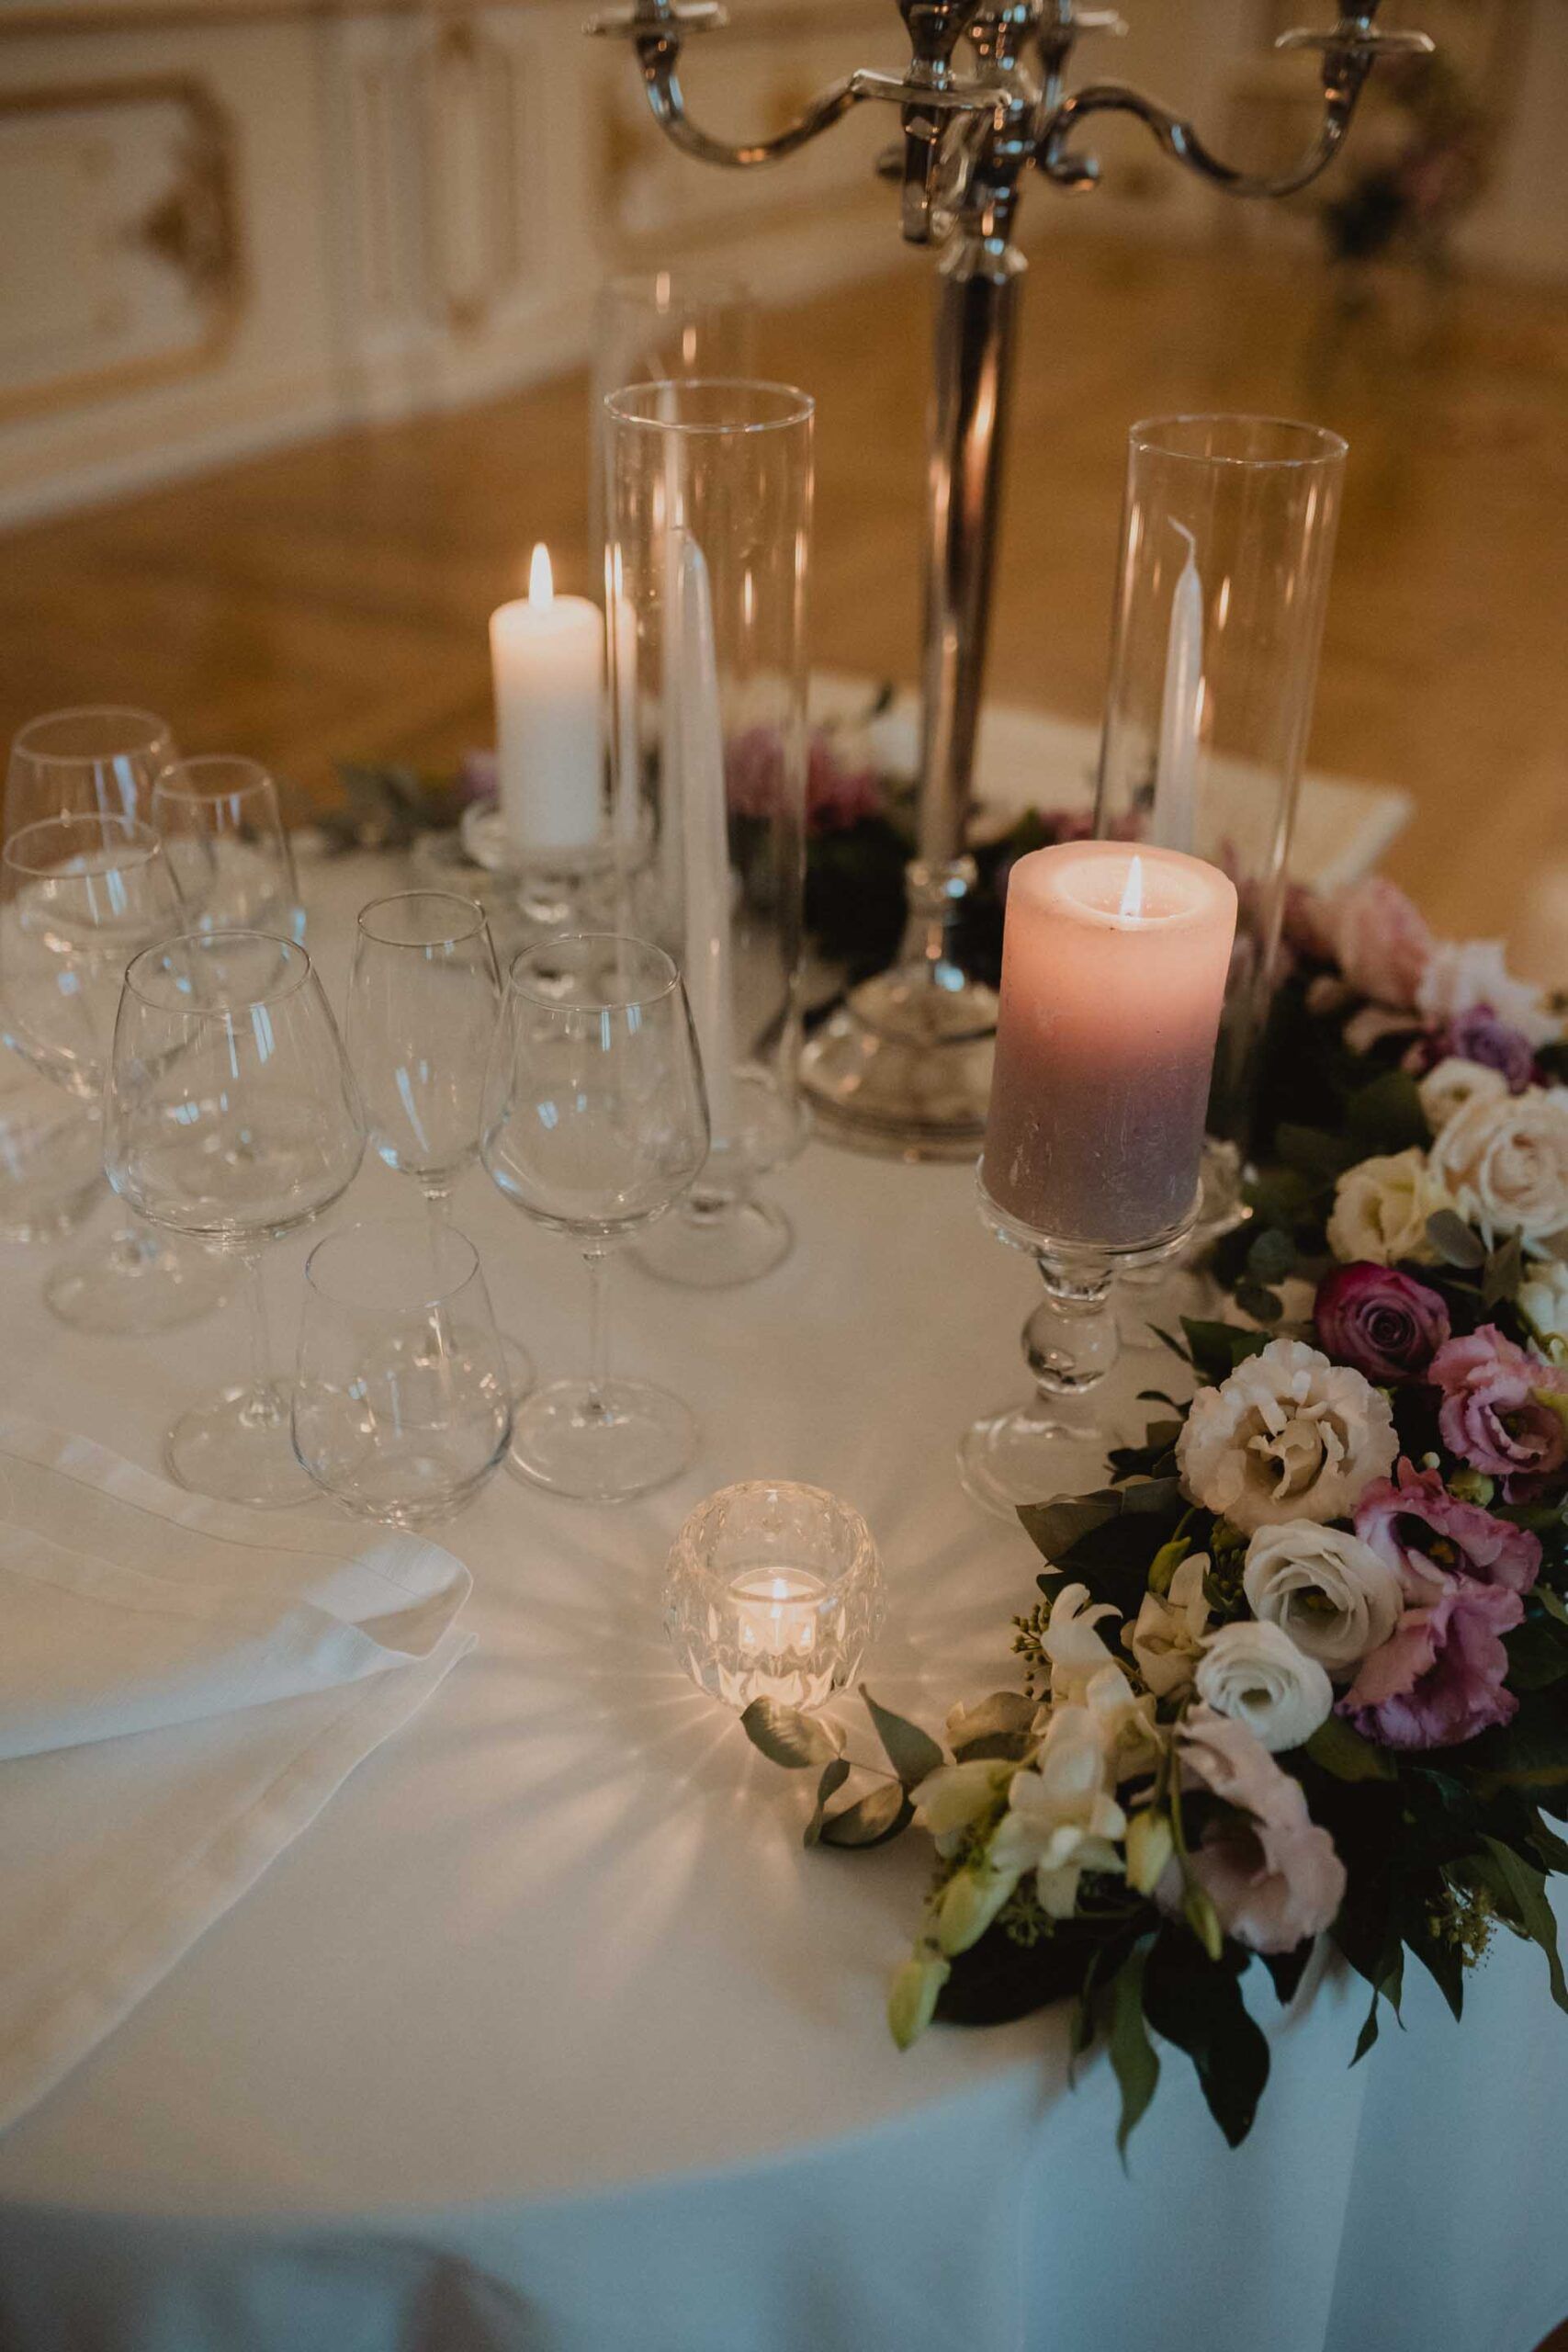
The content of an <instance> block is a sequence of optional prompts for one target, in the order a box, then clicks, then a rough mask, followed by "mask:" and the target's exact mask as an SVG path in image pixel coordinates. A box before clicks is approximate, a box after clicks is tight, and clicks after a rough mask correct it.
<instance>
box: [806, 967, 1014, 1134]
mask: <svg viewBox="0 0 1568 2352" xmlns="http://www.w3.org/2000/svg"><path fill="white" fill-rule="evenodd" d="M996 1027H997V996H996V991H995V990H994V989H988V988H985V987H983V986H982V985H981V983H980V982H979V981H978V980H972V979H969V978H965V976H964V974H962V973H961V972H959V971H958V970H957V969H956V968H955V967H953V966H951V965H940V966H937V967H932V966H931V964H930V963H927V962H925V961H921V962H919V963H904V964H897V965H895V966H894V967H893V968H892V970H890V971H886V972H879V973H877V974H876V976H875V977H874V978H873V979H869V980H865V981H863V983H862V985H861V986H860V987H859V988H858V989H852V991H851V993H850V996H849V998H848V1000H847V1001H846V1002H845V1003H844V1004H843V1005H841V1006H840V1009H839V1011H838V1012H835V1013H834V1014H833V1015H832V1016H831V1018H830V1019H829V1020H828V1021H826V1022H825V1023H823V1025H822V1026H821V1028H820V1029H818V1032H817V1034H816V1035H815V1036H814V1037H812V1038H811V1040H810V1041H809V1043H808V1044H807V1046H806V1049H805V1051H804V1053H803V1054H802V1056H801V1063H800V1083H801V1089H802V1091H803V1092H804V1093H805V1095H806V1097H807V1100H808V1101H809V1103H810V1104H811V1106H812V1109H813V1111H814V1112H815V1113H816V1114H817V1120H818V1126H819V1128H820V1130H821V1132H822V1134H823V1135H824V1136H827V1138H828V1139H829V1141H830V1142H833V1143H842V1144H849V1145H852V1147H853V1148H855V1149H857V1150H860V1151H872V1152H881V1153H886V1154H888V1155H891V1156H894V1157H897V1158H898V1159H973V1158H974V1156H975V1154H976V1152H977V1151H978V1150H979V1148H980V1146H981V1144H982V1143H983V1142H984V1140H985V1135H986V1110H987V1104H988V1103H989V1101H990V1095H991V1064H992V1061H993V1058H994V1057H995V1053H996Z"/></svg>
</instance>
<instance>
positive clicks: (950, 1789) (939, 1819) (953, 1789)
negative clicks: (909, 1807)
mask: <svg viewBox="0 0 1568 2352" xmlns="http://www.w3.org/2000/svg"><path fill="white" fill-rule="evenodd" d="M1017 1770H1018V1767H1017V1765H1016V1764H1005V1763H1000V1762H998V1761H997V1760H996V1759H995V1758H990V1757H987V1758H976V1759H974V1760H973V1761H971V1762H970V1763H967V1764H939V1765H938V1766H937V1768H936V1770H935V1771H934V1772H928V1773H927V1775H926V1777H925V1779H924V1780H923V1781H921V1782H920V1784H919V1788H918V1789H913V1790H911V1791H910V1801H911V1803H912V1804H913V1805H914V1808H915V1819H916V1822H917V1823H918V1824H919V1827H920V1828H922V1829H926V1830H929V1831H930V1833H931V1837H932V1838H934V1839H935V1840H936V1849H937V1852H938V1853H939V1854H942V1855H947V1854H955V1853H956V1852H957V1851H958V1849H959V1847H960V1846H961V1845H962V1844H963V1843H964V1834H965V1832H966V1831H967V1830H969V1829H971V1828H972V1827H973V1826H974V1825H975V1823H976V1821H978V1820H980V1819H981V1818H982V1817H983V1815H986V1814H987V1813H988V1812H989V1811H990V1808H991V1807H992V1805H994V1804H995V1803H996V1801H997V1799H998V1797H999V1796H1000V1794H1001V1792H1002V1791H1003V1790H1004V1789H1005V1788H1006V1786H1007V1784H1008V1782H1009V1781H1010V1779H1011V1778H1012V1775H1013V1774H1014V1772H1016V1771H1017Z"/></svg>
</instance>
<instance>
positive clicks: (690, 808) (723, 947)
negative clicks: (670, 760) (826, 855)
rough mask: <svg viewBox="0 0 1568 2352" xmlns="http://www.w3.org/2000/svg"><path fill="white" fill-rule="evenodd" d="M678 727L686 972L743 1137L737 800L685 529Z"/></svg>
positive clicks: (698, 1023)
mask: <svg viewBox="0 0 1568 2352" xmlns="http://www.w3.org/2000/svg"><path fill="white" fill-rule="evenodd" d="M678 603H679V607H680V628H679V632H678V636H677V659H676V678H675V709H676V715H677V723H676V726H675V729H674V740H675V746H676V751H675V756H676V761H677V764H678V768H679V775H680V786H679V790H680V798H681V827H682V849H683V852H684V862H685V871H684V879H685V918H686V920H685V957H684V964H685V980H686V994H687V996H688V997H689V998H690V1000H691V1006H692V1021H693V1023H694V1027H695V1029H696V1033H697V1044H698V1046H699V1047H700V1048H701V1051H702V1057H703V1071H704V1074H705V1078H706V1080H707V1093H708V1115H709V1119H710V1121H711V1123H712V1127H713V1139H714V1142H715V1143H716V1144H727V1143H733V1142H734V1141H735V1011H734V1004H733V1001H732V995H731V991H732V989H733V987H734V975H733V973H732V971H731V969H730V966H731V961H732V956H733V942H732V940H731V937H730V931H731V923H730V904H729V901H730V889H731V884H730V877H729V804H728V795H727V793H726V790H725V777H724V719H723V713H722V709H721V707H720V703H719V694H718V664H717V654H716V647H715V644H714V629H713V594H712V590H711V588H710V586H709V583H708V568H707V564H706V561H705V559H704V556H703V551H702V549H701V548H700V547H698V545H697V543H696V541H695V539H694V538H693V537H691V536H690V535H689V534H688V533H686V532H682V534H681V546H680V558H679V571H678Z"/></svg>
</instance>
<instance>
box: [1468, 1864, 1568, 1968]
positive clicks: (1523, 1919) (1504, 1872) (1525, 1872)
mask: <svg viewBox="0 0 1568 2352" xmlns="http://www.w3.org/2000/svg"><path fill="white" fill-rule="evenodd" d="M1481 1842H1482V1845H1483V1848H1484V1849H1485V1852H1486V1856H1487V1858H1488V1860H1487V1861H1485V1862H1482V1861H1477V1862H1476V1863H1473V1864H1472V1871H1473V1872H1474V1874H1475V1875H1476V1876H1478V1877H1479V1878H1481V1880H1482V1882H1483V1884H1484V1885H1485V1886H1487V1887H1488V1888H1489V1889H1490V1890H1491V1892H1492V1894H1493V1895H1494V1896H1495V1899H1496V1901H1497V1904H1498V1907H1499V1909H1500V1910H1501V1911H1502V1914H1503V1917H1504V1918H1505V1919H1506V1921H1507V1923H1508V1925H1509V1926H1510V1927H1511V1928H1513V1929H1514V1930H1515V1932H1516V1933H1517V1934H1518V1935H1521V1936H1528V1937H1529V1939H1530V1941H1531V1942H1532V1943H1537V1944H1539V1945H1540V1948H1541V1950H1542V1951H1543V1952H1544V1953H1545V1954H1546V1965H1547V1971H1548V1973H1549V1974H1550V1976H1551V1997H1552V1999H1553V2000H1554V2001H1555V2002H1556V2004H1557V2006H1558V2007H1559V2008H1560V2009H1568V1978H1565V1977H1564V1976H1563V1973H1562V1956H1561V1954H1560V1953H1559V1951H1558V1949H1557V1921H1556V1918H1555V1917H1554V1916H1553V1913H1552V1909H1551V1904H1550V1903H1549V1902H1548V1900H1547V1894H1546V1880H1545V1877H1544V1876H1543V1874H1542V1873H1541V1872H1540V1871H1538V1870H1536V1869H1534V1868H1533V1867H1532V1866H1531V1864H1530V1863H1529V1862H1527V1861H1526V1860H1525V1859H1524V1856H1523V1855H1522V1854H1518V1853H1516V1852H1515V1850H1514V1849H1513V1847H1512V1846H1506V1845H1505V1844H1504V1843H1503V1840H1502V1839H1501V1838H1483V1839H1482V1841H1481Z"/></svg>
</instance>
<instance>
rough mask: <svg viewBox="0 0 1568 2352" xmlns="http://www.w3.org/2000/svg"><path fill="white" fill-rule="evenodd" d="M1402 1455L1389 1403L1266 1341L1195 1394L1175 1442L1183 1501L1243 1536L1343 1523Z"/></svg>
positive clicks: (1361, 1383) (1342, 1368) (1342, 1373)
mask: <svg viewBox="0 0 1568 2352" xmlns="http://www.w3.org/2000/svg"><path fill="white" fill-rule="evenodd" d="M1398 1452H1399V1441H1398V1438H1397V1437H1396V1435H1395V1433H1394V1427H1393V1412H1392V1411H1391V1409H1390V1407H1389V1402H1388V1399H1387V1397H1384V1396H1382V1395H1381V1394H1380V1393H1379V1391H1378V1390H1377V1389H1375V1388H1374V1387H1373V1386H1372V1385H1371V1382H1370V1381H1368V1380H1365V1379H1363V1378H1362V1376H1361V1374H1359V1372H1353V1371H1352V1370H1351V1369H1350V1367H1349V1365H1348V1364H1333V1363H1329V1361H1328V1358H1327V1357H1326V1356H1325V1355H1321V1354H1320V1353H1319V1352H1318V1351H1317V1349H1316V1348H1309V1347H1308V1346H1307V1345H1306V1343H1305V1341H1304V1340H1270V1341H1269V1345H1268V1346H1267V1347H1266V1348H1264V1349H1263V1350H1262V1351H1260V1352H1259V1353H1258V1355H1255V1356H1249V1357H1248V1358H1247V1361H1246V1362H1245V1363H1239V1364H1237V1366H1236V1368H1235V1371H1234V1372H1233V1373H1232V1374H1231V1376H1230V1378H1229V1379H1228V1380H1223V1381H1222V1382H1221V1383H1220V1385H1219V1386H1218V1387H1217V1388H1200V1390H1199V1391H1198V1394H1197V1396H1196V1397H1194V1398H1193V1399H1192V1403H1191V1405H1190V1408H1189V1410H1188V1415H1187V1423H1186V1426H1185V1428H1184V1429H1183V1430H1182V1432H1181V1435H1180V1436H1179V1438H1178V1440H1177V1442H1176V1463H1177V1468H1178V1469H1179V1472H1180V1474H1181V1484H1182V1487H1183V1490H1184V1492H1185V1493H1186V1495H1187V1497H1188V1499H1189V1500H1190V1501H1191V1502H1195V1503H1201V1505H1202V1507H1203V1509H1204V1510H1212V1511H1215V1512H1218V1513H1219V1514H1220V1516H1221V1517H1223V1518H1224V1519H1228V1520H1229V1521H1230V1522H1231V1525H1232V1526H1233V1527H1235V1528H1238V1529H1239V1530H1240V1532H1242V1534H1244V1535H1250V1534H1251V1533H1252V1532H1253V1530H1254V1528H1258V1527H1272V1526H1277V1525H1278V1524H1279V1523H1280V1521H1284V1520H1291V1519H1312V1520H1318V1521H1324V1520H1330V1519H1343V1518H1347V1517H1348V1515H1349V1513H1350V1512H1351V1511H1352V1510H1354V1509H1355V1507H1356V1505H1357V1503H1358V1502H1359V1500H1360V1498H1361V1494H1362V1492H1363V1490H1364V1489H1365V1488H1366V1487H1368V1486H1370V1485H1371V1481H1372V1480H1373V1479H1374V1478H1386V1477H1387V1476H1388V1474H1389V1472H1390V1471H1391V1470H1392V1469H1393V1464H1394V1457H1395V1455H1396V1454H1397V1453H1398Z"/></svg>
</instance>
